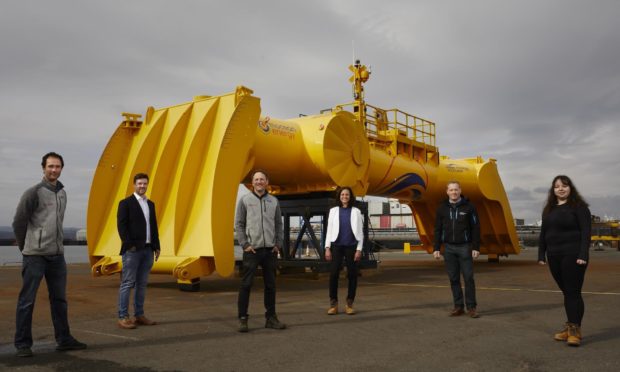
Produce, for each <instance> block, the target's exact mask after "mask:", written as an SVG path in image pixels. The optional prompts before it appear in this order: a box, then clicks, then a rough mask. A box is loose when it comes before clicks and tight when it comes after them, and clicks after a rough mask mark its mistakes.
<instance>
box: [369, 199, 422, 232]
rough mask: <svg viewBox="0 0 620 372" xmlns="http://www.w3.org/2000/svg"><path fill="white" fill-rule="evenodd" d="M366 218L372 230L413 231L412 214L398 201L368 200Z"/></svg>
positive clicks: (405, 205) (409, 209)
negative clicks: (368, 219)
mask: <svg viewBox="0 0 620 372" xmlns="http://www.w3.org/2000/svg"><path fill="white" fill-rule="evenodd" d="M368 216H369V217H370V227H371V228H372V229H414V228H415V227H416V226H415V222H414V220H413V213H411V208H409V206H408V205H407V204H403V203H401V202H400V201H399V200H398V199H387V201H381V200H369V201H368Z"/></svg>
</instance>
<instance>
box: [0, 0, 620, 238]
mask: <svg viewBox="0 0 620 372" xmlns="http://www.w3.org/2000/svg"><path fill="white" fill-rule="evenodd" d="M352 10H355V11H352ZM619 12H620V4H618V3H617V2H616V1H598V2H597V3H596V5H593V4H590V3H587V2H582V1H559V0H555V1H545V2H522V1H509V2H496V1H490V0H489V1H481V0H477V1H476V0H474V1H469V2H442V1H438V2H422V1H394V2H391V3H390V5H389V6H386V5H385V4H383V3H378V2H373V1H369V0H367V1H338V2H334V1H328V0H322V1H317V2H303V1H274V0H267V1H262V2H256V1H227V2H204V1H198V0H195V1H183V2H175V3H172V2H168V1H118V0H111V1H106V2H79V3H78V2H75V1H69V0H58V1H54V2H48V1H30V0H24V1H19V2H17V1H14V2H7V4H4V5H3V11H2V12H1V13H0V45H2V50H3V58H2V59H0V79H1V80H2V82H3V83H2V84H1V85H0V126H1V127H0V128H1V129H2V132H3V135H2V139H0V144H1V145H2V148H1V149H0V172H2V173H3V174H5V175H8V176H7V177H5V179H4V180H3V181H2V183H0V191H1V193H0V195H1V197H0V210H2V211H3V212H2V214H0V225H4V224H8V223H10V219H11V218H12V211H13V210H14V205H15V203H16V201H17V200H16V199H17V198H18V197H19V195H20V194H21V192H23V190H24V189H25V188H26V187H28V186H29V185H30V184H32V183H34V182H36V181H37V180H38V179H39V177H40V176H41V174H40V168H39V167H38V163H39V160H40V156H41V155H42V153H43V152H45V151H47V150H48V149H51V148H53V149H55V151H59V152H61V153H63V155H65V157H66V159H67V161H68V166H67V168H66V169H65V170H64V171H63V177H62V180H63V182H64V183H65V184H66V185H67V188H68V191H70V204H69V208H71V210H70V211H68V213H67V219H68V223H70V224H73V225H77V226H81V225H84V216H85V205H86V201H87V196H88V190H89V187H90V185H89V184H90V179H91V177H92V172H93V171H94V168H95V166H96V164H97V161H98V157H99V155H100V154H101V152H102V151H103V147H104V146H105V144H106V143H107V140H108V139H109V137H110V135H111V134H112V133H113V132H114V130H115V129H116V126H117V125H118V123H119V122H120V120H121V116H120V113H121V112H123V111H129V112H136V113H144V111H145V109H146V107H147V106H151V105H152V106H155V107H165V106H169V105H173V104H177V103H180V102H186V101H188V100H191V98H192V97H193V96H194V95H199V94H210V95H217V94H223V93H227V92H230V91H232V90H233V89H234V88H235V86H237V85H245V86H248V87H249V88H252V89H254V91H255V94H256V95H257V96H258V97H260V98H261V106H262V109H263V113H265V114H268V115H270V116H273V117H278V118H283V119H286V118H291V117H296V116H297V114H299V113H304V114H312V113H316V112H318V111H319V110H320V109H323V108H327V107H332V106H334V105H335V104H338V103H344V102H348V101H350V100H351V88H350V86H349V83H348V81H347V79H348V77H349V72H348V70H347V69H346V68H347V65H348V64H350V63H351V61H352V54H353V53H352V41H354V42H355V52H356V56H357V57H359V58H361V59H362V62H363V63H367V64H370V65H372V70H373V74H372V76H371V79H370V80H369V82H368V83H367V84H366V97H367V100H368V102H369V103H371V104H374V105H377V106H381V107H385V108H393V107H397V108H400V109H402V110H404V111H407V112H410V113H412V114H415V115H418V116H421V117H424V118H427V119H430V120H433V121H435V122H436V123H437V144H438V146H439V148H440V150H441V153H442V154H444V155H450V156H451V157H453V158H459V157H472V156H476V155H482V156H484V157H486V158H491V157H492V158H496V159H497V161H498V166H499V171H500V175H501V176H502V181H503V183H504V186H505V187H506V189H507V190H510V192H509V195H510V198H511V204H512V207H513V214H514V215H515V217H518V216H521V217H523V218H527V219H533V220H535V219H537V218H539V215H540V209H541V208H542V202H543V201H544V194H545V193H546V189H547V186H546V185H548V184H549V182H550V181H551V179H552V178H553V177H554V176H555V175H557V174H560V173H566V174H568V175H569V176H571V177H572V178H573V179H574V181H575V182H576V184H577V185H578V187H579V189H580V191H581V192H582V193H583V194H584V196H586V198H588V200H598V199H597V198H599V197H601V198H603V197H606V195H608V196H609V197H610V198H614V197H615V195H617V194H618V192H617V191H616V188H615V187H614V182H609V177H613V175H616V174H620V163H619V162H617V161H616V159H617V145H616V142H617V136H616V135H615V133H616V131H617V128H618V124H619V123H618V121H619V118H620V72H619V71H618V68H617V61H618V60H620V39H618V37H617V35H619V34H620V23H619V22H617V15H618V14H619ZM584 20H596V21H595V22H586V21H584ZM528 195H529V198H528ZM538 199H540V200H538ZM612 200H615V199H612ZM593 204H595V203H593ZM609 205H611V206H613V205H614V204H613V203H609Z"/></svg>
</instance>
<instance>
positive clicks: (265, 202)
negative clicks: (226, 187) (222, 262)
mask: <svg viewBox="0 0 620 372" xmlns="http://www.w3.org/2000/svg"><path fill="white" fill-rule="evenodd" d="M235 232H236V235H237V241H238V242H239V244H240V245H241V247H243V249H245V248H247V247H248V246H249V245H251V246H252V247H254V248H265V247H269V248H271V247H273V246H274V245H277V246H278V247H282V240H283V238H284V234H283V232H282V213H281V212H280V203H278V199H277V198H276V197H275V196H273V195H270V194H269V193H265V194H263V196H262V197H260V196H258V195H256V194H255V193H253V192H252V193H249V194H246V195H244V196H243V197H241V199H240V200H239V204H237V215H236V217H235Z"/></svg>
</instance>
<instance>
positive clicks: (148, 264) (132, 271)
mask: <svg viewBox="0 0 620 372" xmlns="http://www.w3.org/2000/svg"><path fill="white" fill-rule="evenodd" d="M148 184H149V176H148V175H146V174H144V173H138V174H136V175H135V176H134V178H133V187H134V193H133V194H132V195H129V197H127V198H126V199H123V200H121V201H120V203H118V213H117V216H116V217H117V218H116V222H117V228H118V234H119V235H120V237H121V241H122V242H123V243H122V245H121V252H120V254H121V256H123V271H122V280H121V286H120V290H119V294H118V326H119V327H120V328H122V329H134V328H136V326H137V325H155V324H157V322H155V321H152V320H150V319H148V318H147V317H145V316H144V298H145V295H146V284H147V283H148V279H149V273H150V272H151V268H152V267H153V259H154V260H155V261H157V259H158V258H159V253H160V246H159V232H158V230H157V218H156V216H155V204H153V202H152V201H150V200H148V199H147V198H146V195H145V194H146V190H147V188H148ZM132 288H134V310H135V312H134V318H133V319H130V318H129V297H130V294H131V289H132Z"/></svg>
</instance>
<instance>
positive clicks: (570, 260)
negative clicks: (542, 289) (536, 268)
mask: <svg viewBox="0 0 620 372" xmlns="http://www.w3.org/2000/svg"><path fill="white" fill-rule="evenodd" d="M547 261H548V263H549V270H550V271H551V275H552V276H553V279H555V282H556V283H558V287H560V289H561V290H562V294H563V295H564V310H565V311H566V318H567V321H568V322H569V323H574V324H577V325H579V326H581V319H583V313H584V311H585V305H584V303H583V297H581V288H582V287H583V279H584V277H585V275H586V268H587V266H588V265H577V255H568V256H548V257H547Z"/></svg>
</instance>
